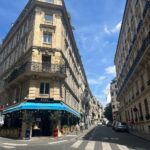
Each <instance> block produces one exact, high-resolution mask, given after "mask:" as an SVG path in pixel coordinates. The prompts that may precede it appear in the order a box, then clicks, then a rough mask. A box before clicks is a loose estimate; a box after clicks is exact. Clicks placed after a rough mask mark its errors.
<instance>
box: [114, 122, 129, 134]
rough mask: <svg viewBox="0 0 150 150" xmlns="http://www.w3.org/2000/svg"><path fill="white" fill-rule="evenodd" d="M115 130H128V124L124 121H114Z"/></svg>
mask: <svg viewBox="0 0 150 150" xmlns="http://www.w3.org/2000/svg"><path fill="white" fill-rule="evenodd" d="M114 129H115V131H125V132H128V125H127V123H125V122H119V121H116V123H115V125H114Z"/></svg>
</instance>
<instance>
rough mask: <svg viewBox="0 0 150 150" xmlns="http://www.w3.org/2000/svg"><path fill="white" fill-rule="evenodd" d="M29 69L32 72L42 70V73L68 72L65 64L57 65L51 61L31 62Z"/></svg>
mask: <svg viewBox="0 0 150 150" xmlns="http://www.w3.org/2000/svg"><path fill="white" fill-rule="evenodd" d="M27 70H29V71H31V72H39V73H40V72H42V73H44V72H45V73H60V74H65V73H66V67H65V65H57V64H50V63H38V62H30V63H28V64H27Z"/></svg>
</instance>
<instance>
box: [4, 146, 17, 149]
mask: <svg viewBox="0 0 150 150" xmlns="http://www.w3.org/2000/svg"><path fill="white" fill-rule="evenodd" d="M2 147H3V148H6V149H14V148H16V147H14V146H2Z"/></svg>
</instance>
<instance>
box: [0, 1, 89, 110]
mask: <svg viewBox="0 0 150 150" xmlns="http://www.w3.org/2000/svg"><path fill="white" fill-rule="evenodd" d="M54 4H56V5H53V4H51V3H48V2H46V1H44V0H43V1H42V0H41V1H40V0H35V1H29V3H28V4H27V6H26V7H25V9H24V10H23V12H22V13H21V15H20V16H19V18H18V19H17V21H16V23H15V24H14V26H13V27H12V29H11V30H10V32H9V33H8V35H7V36H6V38H5V39H4V41H3V44H2V49H1V51H0V66H1V72H0V73H1V74H0V77H1V79H2V81H3V82H4V86H2V87H3V90H1V94H0V95H1V100H2V101H3V104H4V105H9V106H10V105H12V104H14V103H18V102H21V101H24V100H25V99H34V98H37V97H42V98H53V99H54V100H62V101H64V102H65V103H66V104H68V105H69V106H71V107H72V108H73V109H75V110H77V111H78V112H79V111H80V95H81V93H82V92H83V90H84V88H85V85H86V84H87V80H86V76H85V73H84V70H83V66H82V62H81V58H80V55H79V50H78V48H77V47H76V44H75V40H74V37H73V33H72V30H71V25H70V21H69V18H68V16H65V15H67V12H66V9H65V6H62V1H61V0H55V1H54ZM59 5H60V6H59ZM25 10H28V11H25ZM46 15H50V16H51V17H52V18H51V20H46V19H45V17H46ZM44 34H47V35H50V37H49V38H51V39H50V40H51V41H44ZM2 81H1V82H2ZM41 83H48V84H49V92H48V94H44V93H42V94H41V93H40V84H41Z"/></svg>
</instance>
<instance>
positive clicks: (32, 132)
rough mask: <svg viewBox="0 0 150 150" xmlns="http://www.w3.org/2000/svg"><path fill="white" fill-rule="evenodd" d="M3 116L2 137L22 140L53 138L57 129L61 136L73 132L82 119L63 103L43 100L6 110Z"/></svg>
mask: <svg viewBox="0 0 150 150" xmlns="http://www.w3.org/2000/svg"><path fill="white" fill-rule="evenodd" d="M3 115H5V120H4V125H3V128H2V129H1V131H0V135H1V136H5V137H15V138H21V139H30V138H31V137H35V136H53V131H54V129H56V128H57V129H58V136H60V135H62V134H65V133H66V132H67V131H68V132H69V131H72V130H73V128H74V126H75V125H76V123H78V122H79V119H80V114H79V113H78V112H77V111H75V110H74V109H72V108H71V107H69V106H68V105H66V104H64V103H63V102H62V101H56V100H52V99H41V98H37V99H35V100H27V101H25V102H23V103H20V104H17V105H15V106H11V107H9V108H6V109H4V111H3ZM13 133H14V134H13Z"/></svg>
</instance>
